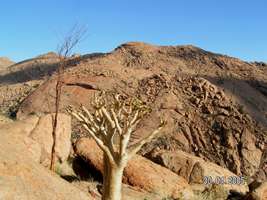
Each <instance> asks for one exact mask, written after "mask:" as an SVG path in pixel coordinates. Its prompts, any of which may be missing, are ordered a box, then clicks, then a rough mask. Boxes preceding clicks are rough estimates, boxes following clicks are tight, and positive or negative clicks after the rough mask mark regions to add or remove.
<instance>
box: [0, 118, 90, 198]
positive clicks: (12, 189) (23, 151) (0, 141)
mask: <svg viewBox="0 0 267 200" xmlns="http://www.w3.org/2000/svg"><path fill="white" fill-rule="evenodd" d="M36 121H37V120H35V122H36ZM12 125H13V126H14V125H16V123H12ZM29 126H30V125H29ZM7 130H8V129H2V128H0V199H1V200H2V199H3V200H15V199H19V200H40V199H49V200H60V199H62V200H63V199H64V200H89V199H92V198H90V197H89V196H88V195H87V194H86V193H83V192H81V191H80V190H78V189H77V188H76V187H73V186H71V185H70V184H69V183H68V182H66V181H65V180H63V179H62V178H60V177H58V175H56V174H54V173H52V172H51V171H48V170H47V169H45V168H44V167H43V166H41V165H40V164H38V163H37V162H36V161H34V159H33V157H32V152H30V151H29V149H28V146H27V145H28V144H29V143H24V142H23V141H24V139H25V135H23V134H21V132H19V130H20V129H17V128H15V127H14V130H16V131H10V132H9V131H7ZM23 130H26V128H25V129H22V131H23Z"/></svg>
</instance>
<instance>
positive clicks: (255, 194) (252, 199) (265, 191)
mask: <svg viewBox="0 0 267 200" xmlns="http://www.w3.org/2000/svg"><path fill="white" fill-rule="evenodd" d="M266 199H267V182H264V183H262V184H261V185H260V186H259V187H257V188H256V189H254V190H253V191H252V192H250V193H249V194H248V195H247V196H246V197H245V198H244V200H266Z"/></svg>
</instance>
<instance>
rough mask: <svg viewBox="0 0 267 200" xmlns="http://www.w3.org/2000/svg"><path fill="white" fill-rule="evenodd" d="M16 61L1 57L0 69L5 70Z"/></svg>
mask: <svg viewBox="0 0 267 200" xmlns="http://www.w3.org/2000/svg"><path fill="white" fill-rule="evenodd" d="M13 64H14V62H13V61H11V60H10V59H9V58H6V57H0V71H2V70H5V69H6V68H7V67H9V66H11V65H13Z"/></svg>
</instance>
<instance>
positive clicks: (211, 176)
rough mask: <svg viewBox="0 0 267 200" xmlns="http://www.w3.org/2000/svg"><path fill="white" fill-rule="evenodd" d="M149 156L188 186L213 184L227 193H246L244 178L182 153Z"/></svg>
mask: <svg viewBox="0 0 267 200" xmlns="http://www.w3.org/2000/svg"><path fill="white" fill-rule="evenodd" d="M150 156H151V159H153V160H154V161H155V162H157V163H159V164H161V165H163V166H165V167H167V168H168V169H170V170H172V171H173V172H175V173H176V174H178V175H179V176H182V177H184V178H185V179H186V180H187V181H188V182H189V183H190V184H205V186H208V185H211V184H213V183H215V184H219V185H221V186H222V187H224V188H225V189H226V190H228V191H230V190H232V191H236V192H239V193H242V194H245V193H247V192H248V185H247V183H246V180H245V177H242V176H237V175H235V174H234V173H232V172H230V171H229V170H227V169H225V168H222V167H220V166H218V165H216V164H214V163H211V162H207V161H204V160H203V159H201V158H199V157H196V156H193V155H190V154H188V153H185V152H183V151H174V152H170V151H161V152H156V153H154V154H152V155H150ZM231 183H232V184H231Z"/></svg>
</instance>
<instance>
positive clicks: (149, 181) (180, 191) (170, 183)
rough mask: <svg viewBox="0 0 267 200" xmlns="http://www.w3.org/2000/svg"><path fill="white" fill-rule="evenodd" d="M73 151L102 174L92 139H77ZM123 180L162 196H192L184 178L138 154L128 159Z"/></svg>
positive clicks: (100, 157) (100, 154) (99, 153)
mask: <svg viewBox="0 0 267 200" xmlns="http://www.w3.org/2000/svg"><path fill="white" fill-rule="evenodd" d="M75 151H76V153H77V154H78V155H80V156H81V157H82V158H84V159H85V160H86V161H87V162H88V163H89V164H90V165H92V166H93V167H94V168H96V169H97V170H99V171H100V172H101V173H102V174H103V153H102V151H101V149H100V148H99V147H98V146H97V144H96V143H95V141H94V140H93V139H89V138H81V139H79V140H78V141H77V142H76V145H75ZM123 182H124V183H127V184H129V185H132V186H135V187H139V188H141V189H143V190H146V191H148V192H153V193H157V194H159V195H161V196H163V197H168V196H172V197H174V198H177V197H181V196H184V198H187V199H188V198H190V197H192V191H191V189H190V187H189V185H188V183H187V181H186V180H185V179H184V178H182V177H180V176H178V175H177V174H175V173H173V172H171V171H170V170H168V169H166V168H164V167H162V166H160V165H158V164H155V163H153V162H152V161H150V160H148V159H146V158H144V157H142V156H139V155H136V156H134V157H133V158H132V159H131V160H130V161H128V164H127V166H126V168H125V170H124V173H123Z"/></svg>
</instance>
